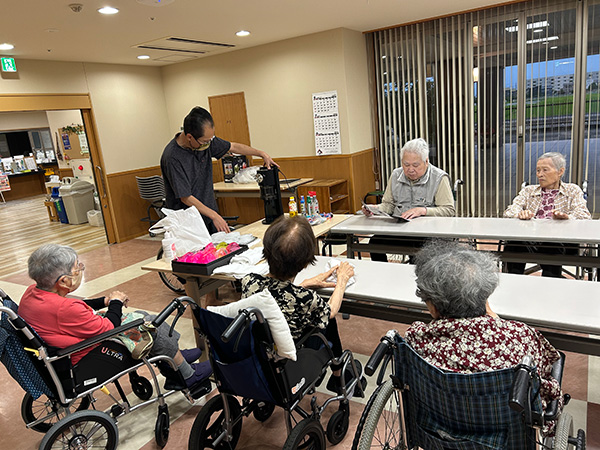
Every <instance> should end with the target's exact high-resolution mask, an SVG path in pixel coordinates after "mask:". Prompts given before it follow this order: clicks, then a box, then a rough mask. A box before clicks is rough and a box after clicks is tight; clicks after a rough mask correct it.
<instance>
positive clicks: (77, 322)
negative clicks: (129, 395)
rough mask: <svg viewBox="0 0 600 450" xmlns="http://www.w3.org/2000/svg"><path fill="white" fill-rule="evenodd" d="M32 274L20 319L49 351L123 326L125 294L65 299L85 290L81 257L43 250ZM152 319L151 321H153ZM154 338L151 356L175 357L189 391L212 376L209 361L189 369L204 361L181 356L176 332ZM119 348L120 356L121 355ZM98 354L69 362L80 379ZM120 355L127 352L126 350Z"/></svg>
mask: <svg viewBox="0 0 600 450" xmlns="http://www.w3.org/2000/svg"><path fill="white" fill-rule="evenodd" d="M28 268H29V276H30V277H31V278H32V279H33V280H34V281H35V282H36V284H33V285H31V286H29V287H28V288H27V290H26V291H25V293H24V294H23V297H22V298H21V302H20V303H19V315H20V316H21V317H23V319H25V321H26V322H27V323H28V324H29V325H30V326H31V327H33V329H34V330H35V331H36V332H37V333H38V334H39V335H40V337H41V338H42V339H44V341H46V343H47V344H48V345H51V346H53V347H57V348H65V347H69V346H71V345H74V344H77V343H79V342H81V341H83V340H85V339H88V338H91V337H94V336H97V335H99V334H101V333H104V332H106V331H109V330H112V329H113V328H115V327H117V326H119V325H121V316H122V309H123V306H127V304H128V302H129V297H128V296H127V295H125V294H124V293H123V292H120V291H113V292H111V293H110V294H109V295H108V297H100V298H95V299H89V300H79V299H77V298H69V297H67V294H69V293H71V292H73V291H74V290H76V289H77V288H78V287H79V286H80V285H81V282H82V279H83V271H84V270H85V266H84V264H83V263H81V262H80V261H79V258H78V256H77V253H76V252H75V250H73V249H72V248H71V247H67V246H65V245H57V244H46V245H43V246H41V247H40V248H38V249H37V250H35V251H34V252H33V253H32V254H31V256H30V257H29V260H28ZM105 307H107V308H108V310H107V311H106V314H104V315H98V314H96V313H95V312H94V310H99V309H102V308H105ZM148 319H149V320H152V319H151V316H150V317H148ZM152 333H153V335H154V336H153V337H154V346H153V347H152V350H151V351H150V355H167V356H170V357H172V358H173V360H174V361H175V363H176V364H177V365H178V366H179V367H178V368H179V371H180V373H181V375H182V376H183V378H184V379H185V381H186V384H187V386H188V387H191V386H193V385H194V384H196V383H198V382H201V381H203V380H204V379H205V378H206V377H208V375H210V373H211V370H210V365H209V364H208V361H206V362H204V363H196V364H191V363H192V362H193V361H195V360H197V359H198V357H199V356H200V353H201V352H200V350H199V349H190V350H184V351H183V353H182V352H180V351H179V348H178V340H179V333H177V332H176V331H174V334H173V336H172V337H169V336H168V333H169V327H168V326H165V324H163V325H161V326H160V327H158V328H157V329H156V330H154V331H153V332H152ZM106 345H109V344H106ZM116 345H119V344H116ZM121 347H122V346H121ZM121 347H119V348H118V350H117V351H116V354H117V355H118V353H119V351H120V350H121ZM96 348H97V347H96ZM94 349H95V348H94V347H92V348H87V349H84V350H82V351H80V352H77V353H74V354H73V355H72V357H71V362H72V364H73V365H74V367H75V373H76V374H77V373H78V369H79V366H78V363H80V362H82V365H81V370H82V371H84V372H85V373H88V372H89V370H90V367H84V366H85V364H84V363H83V361H88V360H89V359H87V360H86V359H84V358H85V356H86V355H88V354H89V353H91V352H93V351H94ZM122 349H125V350H126V348H125V347H122ZM104 353H107V352H104ZM82 360H83V361H82ZM116 360H120V361H123V358H122V357H121V358H120V359H119V358H118V356H117V357H116ZM111 363H112V364H114V366H115V367H116V366H118V364H119V362H118V361H114V362H109V363H107V365H110V364H111ZM102 366H103V365H102V364H100V365H99V366H98V367H97V368H96V370H97V372H98V375H97V376H99V377H102V370H104V369H106V370H110V369H108V368H106V367H102ZM84 372H81V373H84ZM168 384H169V382H168V383H167V385H168Z"/></svg>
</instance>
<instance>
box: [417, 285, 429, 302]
mask: <svg viewBox="0 0 600 450" xmlns="http://www.w3.org/2000/svg"><path fill="white" fill-rule="evenodd" d="M415 295H416V296H417V297H419V298H420V299H421V300H423V301H425V300H426V298H427V296H426V295H425V294H424V293H423V291H422V290H421V289H419V288H417V290H416V291H415Z"/></svg>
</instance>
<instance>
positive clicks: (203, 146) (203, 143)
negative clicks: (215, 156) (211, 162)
mask: <svg viewBox="0 0 600 450" xmlns="http://www.w3.org/2000/svg"><path fill="white" fill-rule="evenodd" d="M214 138H215V137H214V136H213V137H211V138H210V140H209V141H208V142H206V141H204V140H200V138H193V140H194V141H195V143H196V145H198V147H196V146H194V145H192V148H193V149H194V150H196V151H198V152H201V151H204V150H206V149H207V148H208V147H210V143H211V142H212V140H213V139H214Z"/></svg>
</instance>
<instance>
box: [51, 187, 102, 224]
mask: <svg viewBox="0 0 600 450" xmlns="http://www.w3.org/2000/svg"><path fill="white" fill-rule="evenodd" d="M59 192H60V197H61V198H62V201H63V203H64V205H65V210H66V212H67V217H68V218H69V223H71V224H79V223H86V222H87V221H88V218H87V212H88V211H90V210H92V209H94V185H93V184H92V183H88V182H87V181H75V182H72V183H70V184H64V185H63V186H61V187H60V189H59Z"/></svg>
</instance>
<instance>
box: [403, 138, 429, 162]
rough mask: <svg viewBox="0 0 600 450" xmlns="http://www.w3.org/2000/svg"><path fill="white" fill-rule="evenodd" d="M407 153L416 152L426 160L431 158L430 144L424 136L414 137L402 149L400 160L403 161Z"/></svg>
mask: <svg viewBox="0 0 600 450" xmlns="http://www.w3.org/2000/svg"><path fill="white" fill-rule="evenodd" d="M405 153H416V154H417V155H419V156H420V157H421V159H422V160H423V162H425V161H427V159H428V158H429V144H428V143H427V141H426V140H425V139H423V138H417V139H413V140H411V141H408V142H407V143H406V144H404V146H403V147H402V149H400V161H402V158H403V157H404V154H405Z"/></svg>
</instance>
